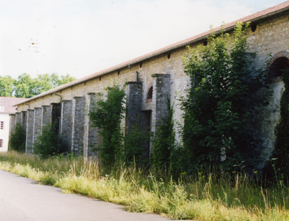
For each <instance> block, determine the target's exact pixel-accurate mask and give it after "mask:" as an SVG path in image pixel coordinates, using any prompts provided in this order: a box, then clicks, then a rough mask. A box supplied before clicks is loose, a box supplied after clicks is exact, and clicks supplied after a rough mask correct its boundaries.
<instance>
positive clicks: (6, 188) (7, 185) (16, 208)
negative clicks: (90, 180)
mask: <svg viewBox="0 0 290 222" xmlns="http://www.w3.org/2000/svg"><path fill="white" fill-rule="evenodd" d="M0 220H1V221H3V220H5V221H11V220H12V221H19V220H21V221H24V220H30V221H34V220H41V221H42V220H50V221H51V220H59V221H63V220H70V221H75V220H105V221H106V220H111V221H112V220H129V221H130V220H137V221H144V220H145V221H146V220H147V221H150V220H168V218H164V217H161V216H159V215H155V214H142V213H130V212H127V211H125V210H123V209H122V206H119V205H116V204H112V203H107V202H103V201H100V200H96V199H91V198H88V197H85V196H81V195H77V194H63V193H61V189H59V188H56V187H52V186H47V185H39V184H37V183H36V182H35V181H34V180H31V179H28V178H24V177H20V176H18V175H16V174H12V173H9V172H6V171H3V170H0Z"/></svg>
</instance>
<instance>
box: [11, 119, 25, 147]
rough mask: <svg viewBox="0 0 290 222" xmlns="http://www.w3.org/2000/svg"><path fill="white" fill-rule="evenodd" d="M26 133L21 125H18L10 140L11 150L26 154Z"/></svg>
mask: <svg viewBox="0 0 290 222" xmlns="http://www.w3.org/2000/svg"><path fill="white" fill-rule="evenodd" d="M25 143H26V131H25V129H24V128H23V127H22V126H21V124H20V123H16V126H15V127H14V130H13V132H12V133H11V135H10V139H9V150H15V151H17V152H25Z"/></svg>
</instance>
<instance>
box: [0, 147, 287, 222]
mask: <svg viewBox="0 0 290 222" xmlns="http://www.w3.org/2000/svg"><path fill="white" fill-rule="evenodd" d="M0 169H3V170H6V171H9V172H12V173H16V174H18V175H20V176H23V177H28V178H31V179H34V180H36V181H39V182H41V183H43V184H50V185H53V186H56V187H60V188H62V189H63V192H64V193H71V192H73V193H79V194H83V195H86V196H89V197H92V198H97V199H100V200H104V201H108V202H112V203H117V204H121V205H124V206H126V209H127V210H129V211H132V212H145V213H157V214H161V215H163V216H167V217H169V218H171V219H193V220H273V221H277V220H278V221H282V220H289V188H288V186H285V185H283V184H281V183H279V184H277V185H275V186H271V187H268V188H267V189H266V188H263V187H261V186H259V185H257V184H255V183H253V182H251V181H250V179H249V178H248V177H247V176H246V175H245V174H244V175H243V174H239V173H237V174H236V173H234V172H233V173H232V174H231V175H229V174H222V175H219V176H218V177H217V176H215V174H206V173H205V172H199V174H198V175H197V177H195V178H192V177H191V178H189V177H187V176H186V173H185V172H184V173H182V174H181V175H180V177H179V179H178V181H176V182H175V181H173V179H172V176H171V175H170V173H168V172H165V170H164V171H161V170H153V171H152V172H151V173H150V172H149V173H148V172H147V173H144V172H143V171H142V169H137V168H136V167H134V166H132V167H124V166H123V165H120V166H119V167H116V168H115V169H114V170H112V171H111V172H110V173H109V174H105V173H104V170H103V169H102V167H101V166H100V165H99V163H98V162H97V161H87V162H84V161H83V159H82V158H57V157H56V158H49V159H46V160H43V159H40V158H38V157H36V156H31V155H24V154H18V153H16V152H9V153H2V154H0ZM161 175H162V176H161Z"/></svg>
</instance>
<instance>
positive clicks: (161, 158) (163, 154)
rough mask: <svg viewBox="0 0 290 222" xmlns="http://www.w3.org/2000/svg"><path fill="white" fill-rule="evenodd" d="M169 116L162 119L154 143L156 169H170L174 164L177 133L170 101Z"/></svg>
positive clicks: (153, 159) (168, 105) (168, 106)
mask: <svg viewBox="0 0 290 222" xmlns="http://www.w3.org/2000/svg"><path fill="white" fill-rule="evenodd" d="M167 109H168V116H167V117H165V118H162V121H161V122H160V125H159V126H158V131H157V135H156V136H155V138H154V141H153V147H152V150H153V155H152V164H153V166H154V167H156V168H157V169H158V168H161V167H169V166H170V164H171V163H172V155H173V150H174V141H175V132H174V120H173V108H172V107H171V106H170V99H169V98H168V102H167Z"/></svg>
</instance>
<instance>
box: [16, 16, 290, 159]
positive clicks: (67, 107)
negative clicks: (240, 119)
mask: <svg viewBox="0 0 290 222" xmlns="http://www.w3.org/2000/svg"><path fill="white" fill-rule="evenodd" d="M255 23H256V25H257V28H256V30H253V31H252V30H249V34H248V43H249V52H258V53H257V55H258V58H257V60H256V66H257V67H258V66H261V65H262V63H263V61H264V60H265V59H266V58H267V56H268V55H269V54H273V55H276V54H277V53H280V52H286V53H288V50H289V15H288V12H287V13H286V12H285V13H280V14H277V15H275V16H272V17H269V18H265V19H261V20H259V21H256V22H255ZM201 43H202V42H198V41H197V42H194V43H192V44H191V47H192V48H194V47H196V46H197V45H199V44H201ZM186 52H187V49H186V47H180V48H175V49H172V51H170V52H169V53H164V54H160V55H158V56H152V57H150V58H148V59H145V60H144V61H141V62H140V63H135V64H131V65H130V66H128V67H124V68H122V69H120V70H115V71H112V72H108V73H107V74H106V75H103V76H98V77H95V78H92V79H90V80H88V81H86V82H83V83H79V84H76V85H73V86H70V87H67V88H64V89H62V90H60V91H58V92H57V93H58V94H59V95H61V98H62V101H61V112H60V123H59V135H60V136H61V138H62V140H63V141H64V142H66V144H67V147H68V149H67V152H74V153H76V154H82V152H83V154H84V156H85V158H88V157H89V156H91V155H96V153H95V154H93V153H92V151H91V148H92V147H96V146H98V145H99V144H101V141H102V138H101V137H100V136H99V135H98V133H97V132H98V129H96V128H95V127H92V126H91V124H90V121H89V119H88V116H87V113H88V111H89V109H91V108H92V107H93V106H94V103H95V101H96V100H97V93H100V92H104V90H105V88H106V87H107V86H110V85H111V83H112V79H114V80H116V82H118V83H119V84H120V85H124V84H125V83H128V84H127V86H126V87H127V89H126V93H127V98H126V99H127V100H126V103H127V104H126V106H127V114H126V124H125V125H126V132H129V131H130V129H131V128H132V127H133V126H134V125H136V124H137V123H138V121H139V120H138V118H137V116H141V120H142V119H143V121H144V122H146V121H147V122H146V126H149V127H150V131H152V132H154V133H157V130H158V124H159V122H160V121H161V119H162V117H166V116H167V115H168V113H167V111H168V108H167V105H168V99H167V98H169V99H170V103H171V105H173V109H174V114H173V118H174V119H175V120H176V121H177V122H179V123H180V124H183V121H184V120H183V113H182V110H181V109H180V104H179V101H178V98H180V96H184V95H185V93H186V89H187V88H188V87H189V84H190V81H189V77H188V76H187V75H186V74H185V73H184V66H183V62H182V59H181V57H182V56H183V55H184V53H186ZM155 73H158V74H155ZM281 84H282V83H272V85H270V87H271V88H273V89H274V92H275V94H274V95H275V96H274V97H273V103H272V105H270V106H269V109H268V110H265V112H264V114H262V116H261V118H260V120H261V121H260V123H259V124H260V125H261V127H262V131H263V133H260V137H261V138H262V139H263V141H264V144H265V146H266V147H267V149H265V152H264V153H262V155H263V156H264V157H265V159H267V158H268V156H269V154H270V153H271V152H272V150H273V146H274V141H275V136H274V126H275V125H276V123H277V121H278V117H279V107H278V105H277V104H278V100H279V99H280V96H281V92H282V88H283V86H282V85H283V84H282V85H281ZM151 87H152V92H153V93H152V98H151V99H148V98H147V96H148V92H149V90H150V88H151ZM91 92H94V93H91ZM88 93H89V94H88ZM59 100H60V98H59V96H57V95H55V94H53V93H52V94H50V95H45V96H43V97H41V98H36V99H34V100H30V101H28V102H27V104H28V105H29V107H30V108H31V110H28V109H27V105H24V104H20V105H18V107H17V108H18V112H26V111H27V113H26V118H27V125H26V134H27V141H26V144H27V146H26V147H27V152H30V151H29V149H28V148H29V147H32V146H33V141H32V139H31V135H32V134H33V132H38V130H39V119H38V117H37V116H39V115H40V116H42V120H41V124H42V126H45V125H46V124H48V123H49V122H50V121H52V119H53V116H52V113H53V106H51V104H53V103H60V101H59ZM37 107H42V112H41V114H39V113H38V111H37ZM269 112H270V113H271V114H269ZM267 113H268V114H267ZM31 115H33V116H35V118H34V119H33V117H32V116H31ZM263 116H264V117H265V118H264V117H263ZM145 120H146V121H145ZM17 121H18V116H17V114H16V117H15V121H14V120H13V119H12V120H11V125H13V122H17ZM175 130H177V128H176V126H175ZM176 139H177V142H180V137H179V135H178V134H177V137H176Z"/></svg>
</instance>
